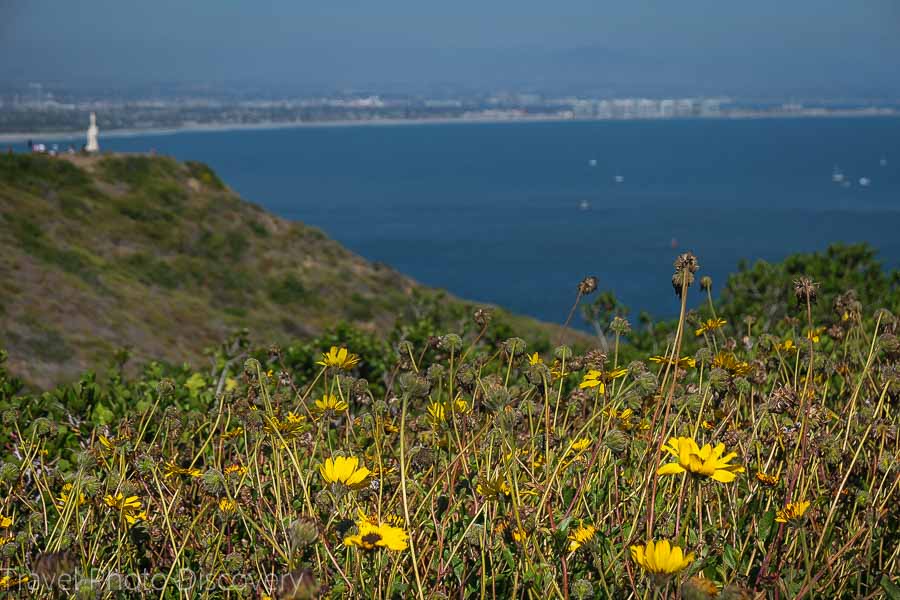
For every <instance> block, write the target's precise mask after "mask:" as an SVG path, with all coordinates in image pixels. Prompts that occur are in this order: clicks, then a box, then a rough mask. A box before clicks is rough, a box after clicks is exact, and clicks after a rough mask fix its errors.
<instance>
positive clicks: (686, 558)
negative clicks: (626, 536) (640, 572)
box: [631, 540, 694, 575]
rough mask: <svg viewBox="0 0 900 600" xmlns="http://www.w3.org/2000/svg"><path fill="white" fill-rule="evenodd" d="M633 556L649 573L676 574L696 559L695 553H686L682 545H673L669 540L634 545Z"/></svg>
mask: <svg viewBox="0 0 900 600" xmlns="http://www.w3.org/2000/svg"><path fill="white" fill-rule="evenodd" d="M631 558H632V560H634V562H636V563H637V564H638V565H640V567H641V568H642V569H644V570H645V571H646V572H648V573H652V574H657V575H674V574H675V573H678V572H679V571H682V570H684V569H685V568H686V567H687V566H688V565H689V564H691V563H692V562H693V561H694V553H693V552H688V553H687V554H686V555H685V554H684V553H683V551H682V550H681V548H680V547H678V546H672V545H671V544H670V543H669V541H668V540H660V541H658V542H656V543H654V542H653V540H650V541H648V542H647V544H646V545H645V546H632V547H631Z"/></svg>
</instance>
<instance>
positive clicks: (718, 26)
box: [0, 0, 900, 95]
mask: <svg viewBox="0 0 900 600" xmlns="http://www.w3.org/2000/svg"><path fill="white" fill-rule="evenodd" d="M0 56H3V57H4V58H3V60H2V61H0V79H3V80H5V81H10V80H16V81H23V80H24V81H28V80H41V79H49V80H53V79H55V80H71V79H79V78H81V79H83V78H91V79H92V80H95V81H96V82H100V83H104V82H105V83H118V84H124V83H128V84H131V83H143V82H153V81H211V82H215V81H247V82H256V83H261V84H267V83H268V84H284V85H295V84H296V85H300V84H303V83H308V84H321V85H333V86H366V85H378V84H379V83H384V84H391V83H394V84H398V85H404V84H408V85H415V84H422V85H429V84H442V83H447V84H459V85H471V86H490V85H491V84H495V85H499V86H502V85H510V86H525V87H528V86H532V87H540V86H542V85H544V86H559V87H566V86H569V85H577V86H591V85H596V86H600V87H603V86H607V87H610V86H611V87H616V88H621V89H623V90H624V89H626V88H635V89H640V90H644V89H646V90H648V93H649V91H652V90H653V89H659V91H660V92H665V91H666V90H667V89H669V88H673V87H678V86H684V87H686V88H690V87H691V86H693V87H698V86H699V87H704V88H707V89H706V91H707V92H712V91H715V90H716V89H721V90H722V91H723V92H730V91H736V90H737V91H739V90H745V91H747V92H752V91H759V92H760V93H763V92H766V91H777V90H785V91H787V92H799V91H801V90H803V91H807V92H809V93H815V92H817V91H819V92H821V93H823V94H826V93H827V94H830V95H835V94H840V93H846V94H853V93H859V92H861V91H866V90H868V91H869V92H872V93H877V92H878V90H882V89H883V90H885V91H886V92H889V93H896V92H898V91H900V75H897V72H900V65H898V63H900V0H862V1H860V0H855V1H844V0H780V1H775V0H754V1H752V2H733V1H729V0H717V1H713V0H682V1H675V0H667V1H657V0H627V1H620V2H606V1H603V0H593V1H590V0H557V1H553V2H550V1H546V0H545V1H538V0H516V1H512V0H492V1H491V0H455V1H454V2H433V1H428V0H383V1H380V2H372V1H367V2H363V1H362V0H317V1H307V0H271V1H269V2H263V1H254V2H239V1H236V0H153V1H149V2H148V1H146V0H145V1H142V2H137V1H134V0H79V1H78V2H69V1H65V0H0Z"/></svg>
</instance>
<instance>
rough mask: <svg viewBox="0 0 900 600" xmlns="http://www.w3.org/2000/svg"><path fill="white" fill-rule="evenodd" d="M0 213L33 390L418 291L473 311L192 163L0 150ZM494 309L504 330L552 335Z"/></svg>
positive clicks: (2, 311) (191, 357) (339, 318)
mask: <svg viewBox="0 0 900 600" xmlns="http://www.w3.org/2000/svg"><path fill="white" fill-rule="evenodd" d="M0 223H2V227H0V339H2V344H0V345H2V347H4V348H5V349H7V350H8V351H9V353H10V359H9V366H10V368H11V370H12V371H13V372H15V373H17V374H18V375H19V376H21V377H23V378H24V379H25V380H26V381H28V382H29V383H31V384H32V385H35V386H38V387H46V386H48V385H52V384H56V383H60V382H63V381H67V380H69V379H70V378H72V377H75V376H76V375H77V374H78V373H80V372H82V371H84V370H85V369H88V368H91V369H100V368H102V367H103V365H104V364H105V363H108V362H109V361H110V360H112V358H113V356H114V354H115V353H116V351H117V350H119V349H121V348H122V347H129V348H131V349H132V352H133V355H134V357H135V358H136V359H137V361H136V362H141V361H146V360H150V359H161V360H169V361H172V362H177V363H180V362H184V361H191V362H194V363H197V364H199V363H200V361H205V360H206V359H205V358H204V357H203V350H204V349H205V348H207V347H210V346H213V345H215V344H217V343H219V342H221V341H222V340H224V339H225V337H226V336H227V335H228V334H229V333H230V332H232V331H234V330H235V329H237V328H242V327H246V328H248V329H249V330H250V332H251V335H252V339H253V340H254V341H255V342H257V343H259V344H269V343H273V342H278V343H284V342H287V341H289V340H293V339H298V338H304V337H307V336H311V335H313V334H316V333H319V332H322V331H324V330H326V329H328V328H330V327H333V326H335V325H336V324H337V323H339V322H343V321H346V322H349V323H352V324H354V325H356V326H359V327H362V328H364V329H370V330H373V331H379V332H385V331H388V330H390V329H391V328H392V327H393V325H394V323H395V322H396V321H397V319H402V318H405V317H408V316H409V315H410V314H412V313H413V312H414V311H415V308H416V304H417V303H418V302H420V301H421V300H422V299H423V298H427V299H429V300H430V301H432V302H437V303H438V304H439V305H440V306H446V307H447V308H448V309H451V308H452V309H453V310H452V311H449V312H448V314H450V312H452V313H453V314H455V315H457V316H459V315H462V314H468V313H469V312H471V310H470V309H472V308H473V305H469V304H467V303H464V302H462V301H460V300H457V299H455V298H453V297H451V296H449V295H448V294H446V293H444V292H441V291H438V290H433V289H430V288H426V287H424V286H421V285H420V284H418V283H416V282H415V281H413V280H412V279H410V278H408V277H406V276H404V275H401V274H400V273H398V272H396V271H394V270H393V269H391V268H389V267H387V266H384V265H379V264H374V263H371V262H368V261H366V260H364V259H363V258H361V257H359V256H357V255H355V254H353V253H352V252H350V251H349V250H347V249H346V248H344V247H343V246H341V245H340V244H339V243H337V242H335V241H333V240H331V239H329V238H328V237H327V236H325V234H324V233H322V232H321V231H319V230H317V229H315V228H313V227H309V226H306V225H304V224H301V223H297V222H291V221H287V220H285V219H281V218H279V217H276V216H274V215H272V214H270V213H268V212H266V211H264V210H263V209H261V208H260V207H258V206H256V205H254V204H251V203H249V202H246V201H244V200H242V199H241V198H240V197H239V196H237V195H236V194H235V193H234V192H232V191H231V190H230V189H228V188H227V187H226V186H225V184H224V183H223V182H222V181H221V180H220V179H219V178H218V177H217V176H216V174H215V173H214V172H213V171H212V170H210V169H209V168H208V167H207V166H206V165H203V164H201V163H196V162H186V163H179V162H177V161H175V160H173V159H170V158H163V157H150V156H140V155H133V156H124V155H122V156H102V157H88V156H80V155H75V156H63V157H55V158H54V157H47V156H33V155H22V154H18V155H17V154H11V155H2V156H0ZM498 315H499V316H500V317H501V318H502V319H508V320H509V322H510V324H513V323H514V324H515V329H516V331H517V332H523V333H527V334H533V335H535V336H537V337H542V338H544V339H547V338H549V337H550V336H551V335H552V336H553V337H554V338H557V337H558V336H557V334H559V332H560V329H559V327H554V326H551V325H545V324H542V323H539V322H537V321H534V320H532V319H528V318H524V317H514V316H511V315H508V314H506V313H505V312H504V311H498ZM566 335H568V336H570V337H569V339H574V338H577V337H579V336H580V334H577V333H571V332H569V333H567V334H566Z"/></svg>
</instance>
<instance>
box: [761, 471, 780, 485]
mask: <svg viewBox="0 0 900 600" xmlns="http://www.w3.org/2000/svg"><path fill="white" fill-rule="evenodd" d="M756 479H757V480H758V481H759V482H760V483H763V484H765V485H768V486H776V485H778V480H779V479H781V478H780V477H778V475H769V474H767V473H763V472H762V471H757V472H756Z"/></svg>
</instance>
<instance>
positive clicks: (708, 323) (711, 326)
mask: <svg viewBox="0 0 900 600" xmlns="http://www.w3.org/2000/svg"><path fill="white" fill-rule="evenodd" d="M726 323H728V321H726V320H725V319H707V320H705V321H702V322H701V323H700V327H699V328H697V329H696V330H695V331H694V335H697V336H701V335H703V334H704V333H706V332H707V331H714V330H716V329H719V328H720V327H723V326H724V325H725V324H726Z"/></svg>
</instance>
